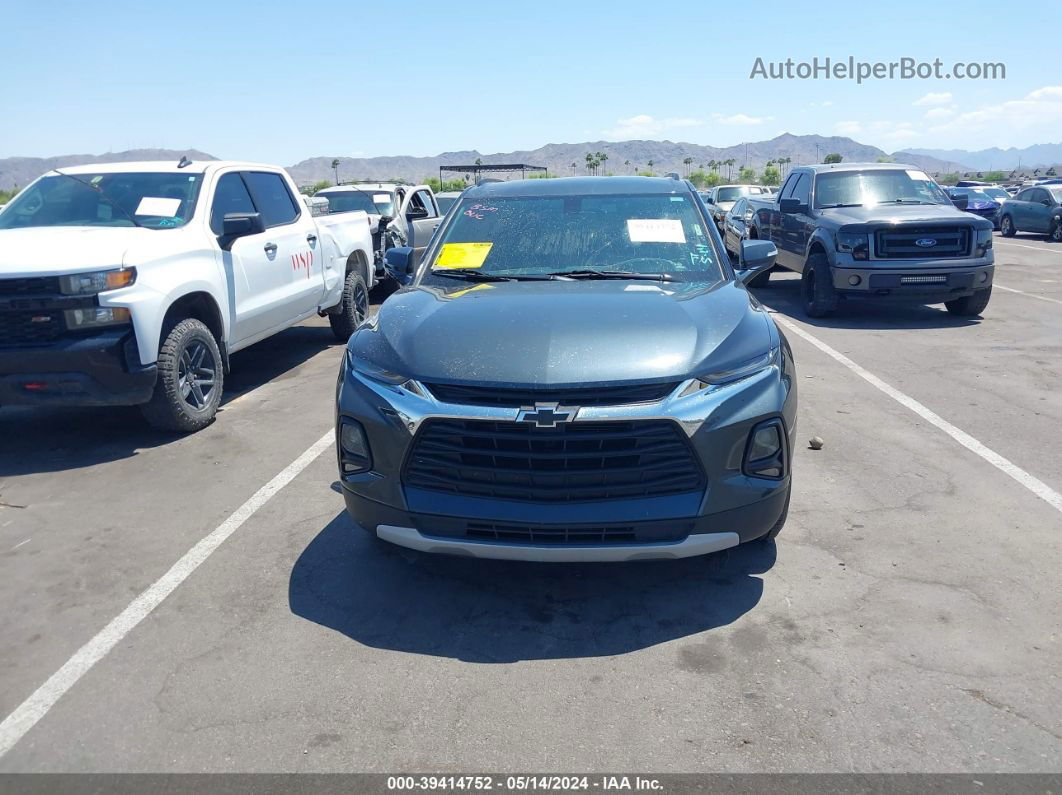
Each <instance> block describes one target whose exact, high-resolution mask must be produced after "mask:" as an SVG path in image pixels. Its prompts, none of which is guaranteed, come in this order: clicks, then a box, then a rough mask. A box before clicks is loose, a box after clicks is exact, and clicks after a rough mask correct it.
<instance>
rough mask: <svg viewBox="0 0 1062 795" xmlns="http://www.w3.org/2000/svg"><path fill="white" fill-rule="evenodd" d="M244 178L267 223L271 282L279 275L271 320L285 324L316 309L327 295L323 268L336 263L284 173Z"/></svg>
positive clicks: (247, 174)
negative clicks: (273, 271)
mask: <svg viewBox="0 0 1062 795" xmlns="http://www.w3.org/2000/svg"><path fill="white" fill-rule="evenodd" d="M244 179H245V181H246V183H247V187H248V188H249V189H250V191H251V198H252V199H253V200H254V204H255V207H257V208H258V212H260V213H261V214H262V218H263V220H264V221H265V226H266V231H265V236H266V238H267V241H266V254H267V255H268V256H270V257H271V262H272V268H273V269H275V274H274V273H271V274H270V280H271V281H272V279H273V277H274V276H276V278H277V282H278V285H277V288H278V289H277V292H276V295H275V300H273V301H271V302H270V303H271V307H272V308H271V309H270V311H269V315H270V320H271V321H272V325H273V326H278V325H285V324H288V323H291V322H293V321H294V320H295V319H296V318H298V317H301V316H303V315H305V314H306V313H308V312H312V311H313V310H315V309H316V308H317V306H318V305H319V303H320V301H321V297H322V295H323V294H324V268H325V266H326V265H328V266H329V267H331V266H332V265H333V264H334V263H333V262H332V260H333V259H334V258H335V252H334V251H330V250H328V247H327V246H326V245H325V244H326V241H325V240H321V239H319V235H318V230H317V224H315V223H314V220H313V217H312V216H311V215H310V212H309V210H307V209H305V208H304V207H303V206H302V204H301V203H300V202H299V201H298V200H297V199H296V198H295V196H294V195H293V194H292V189H291V187H290V186H289V185H288V183H287V180H286V179H285V177H284V175H283V174H279V173H277V172H275V171H247V172H244ZM270 247H271V248H272V249H273V251H272V254H270V252H269V251H268V249H269V248H270ZM326 260H327V262H326Z"/></svg>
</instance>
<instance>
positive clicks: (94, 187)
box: [52, 168, 145, 229]
mask: <svg viewBox="0 0 1062 795" xmlns="http://www.w3.org/2000/svg"><path fill="white" fill-rule="evenodd" d="M52 171H54V172H55V173H56V174H58V175H59V176H60V177H66V178H67V179H72V180H74V182H80V183H81V184H82V185H84V186H85V187H86V188H89V189H90V190H94V191H96V193H98V194H99V195H100V196H102V197H103V200H104V201H105V202H107V204H109V205H111V207H113V208H114V209H116V210H117V211H118V212H120V213H121V214H122V215H124V216H125V217H126V218H128V219H129V220H130V221H132V222H133V226H139V227H140V228H141V229H143V228H145V227H144V225H143V224H142V223H140V222H139V221H138V220H136V218H134V217H133V215H132V213H129V212H128V211H126V210H125V208H123V207H121V206H120V205H119V204H118V202H116V201H115V200H114V199H112V198H111V197H110V196H108V195H107V194H106V193H104V192H103V189H102V188H100V187H99V186H97V185H93V184H92V183H91V182H86V181H85V180H83V179H78V178H77V177H75V176H74V175H73V174H67V173H65V172H63V171H60V170H59V169H57V168H53V169H52Z"/></svg>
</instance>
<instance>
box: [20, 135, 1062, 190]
mask: <svg viewBox="0 0 1062 795" xmlns="http://www.w3.org/2000/svg"><path fill="white" fill-rule="evenodd" d="M597 152H601V153H604V154H605V155H606V156H607V158H608V159H607V160H606V161H605V162H604V163H603V165H602V167H601V168H600V173H603V174H604V173H613V174H630V173H634V172H635V171H639V170H645V169H648V168H649V167H650V166H649V161H652V163H653V165H652V170H653V171H654V172H655V173H657V174H666V173H668V172H670V171H677V172H679V173H685V170H686V164H685V163H683V161H684V160H685V159H686V158H692V161H691V163H690V166H691V168H694V169H696V168H704V169H707V168H708V167H709V163H711V161H713V160H714V161H717V162H722V161H726V160H733V161H734V162H733V164H732V165H731V166H729V167H728V166H722V167H720V168H719V172H720V173H721V174H723V175H724V176H725V175H726V174H727V172H728V171H729V172H730V177H731V178H736V177H737V172H738V170H739V169H740V168H741V166H743V165H746V164H747V165H749V166H751V167H752V168H754V169H755V170H756V171H761V170H762V169H763V167H764V165H765V164H766V163H767V161H769V160H777V159H778V158H786V157H788V158H790V167H791V166H794V165H798V164H801V163H805V164H806V163H817V162H820V161H821V160H822V158H823V157H825V155H827V154H829V153H832V152H836V153H838V154H840V155H841V156H842V157H843V158H844V160H845V161H846V162H874V161H876V160H878V159H879V158H885V157H891V158H892V159H893V160H895V161H896V162H902V163H910V164H912V165H916V166H918V167H919V168H921V169H924V170H925V171H928V172H930V173H947V172H953V171H959V172H967V171H977V170H987V169H989V168H996V169H1004V170H1009V169H1011V168H1013V167H1015V166H1016V165H1017V159H1018V157H1019V156H1020V157H1021V164H1022V166H1023V167H1028V168H1032V167H1034V166H1047V165H1052V164H1059V163H1062V144H1039V145H1036V146H1030V147H1027V148H1025V149H1020V150H1019V149H1006V150H1000V149H985V150H982V151H979V152H967V151H965V150H962V149H955V150H939V149H909V150H905V151H901V152H895V153H892V154H889V153H887V152H885V151H884V150H882V149H879V148H877V147H876V146H868V145H867V144H861V143H859V142H858V141H854V140H852V139H851V138H845V137H840V136H821V135H790V134H789V133H784V134H782V135H779V136H777V137H776V138H772V139H770V140H769V141H752V142H749V143H747V144H739V145H738V146H729V147H714V146H701V145H699V144H690V143H675V142H672V141H590V142H586V143H576V144H546V145H545V146H542V147H539V148H538V149H532V150H524V151H517V152H502V153H496V154H483V153H481V152H478V151H475V150H467V151H461V152H444V153H442V154H439V155H436V156H434V157H408V156H401V155H399V156H390V157H368V158H354V157H340V158H338V160H339V178H340V180H341V181H345V182H349V181H352V180H396V179H401V180H404V181H407V182H420V181H422V180H424V179H426V178H428V177H436V176H439V167H440V166H447V165H471V164H473V163H475V161H476V160H477V159H479V160H480V161H481V162H482V163H483V164H486V165H490V164H506V163H529V164H533V165H538V166H545V167H546V168H547V169H548V170H549V172H550V173H551V174H556V175H558V176H568V175H572V174H585V173H586V159H585V158H586V155H587V153H597ZM182 155H186V156H188V157H189V158H191V159H192V160H213V159H216V158H214V156H213V155H210V154H207V153H205V152H201V151H199V150H196V149H185V150H174V149H134V150H130V151H126V152H108V153H106V154H103V155H63V156H59V157H48V158H38V157H9V158H5V159H0V189H3V190H8V189H11V188H12V187H15V186H19V185H26V184H27V183H28V182H30V181H31V180H33V179H35V178H36V177H38V176H39V175H40V174H42V173H44V172H45V171H48V170H50V169H53V168H57V167H60V166H64V165H65V166H70V165H82V164H87V163H106V162H127V161H134V160H178V159H180V157H181V156H182ZM333 159H334V158H333V157H331V156H328V157H323V156H322V157H312V158H309V159H307V160H302V161H300V162H298V163H296V164H294V165H292V166H289V167H288V171H289V172H290V173H291V175H292V177H293V178H294V179H295V181H296V183H298V184H299V185H311V184H313V183H314V182H318V181H321V180H332V179H334V178H335V172H334V171H333V169H332V160H333ZM1009 163H1013V165H1008V164H1009ZM444 176H448V177H456V176H458V175H456V174H449V175H447V174H444Z"/></svg>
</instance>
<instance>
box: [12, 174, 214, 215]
mask: <svg viewBox="0 0 1062 795" xmlns="http://www.w3.org/2000/svg"><path fill="white" fill-rule="evenodd" d="M74 176H76V177H77V179H73V178H71V177H68V176H63V175H60V174H52V175H49V176H44V177H42V178H41V179H39V180H38V181H37V182H35V183H34V184H32V185H30V187H28V188H27V189H26V190H25V191H23V192H22V193H21V194H20V195H19V196H18V198H16V199H15V200H14V201H13V202H11V204H9V205H8V206H7V208H5V210H4V213H3V215H0V229H17V228H22V227H37V226H136V225H137V224H139V225H140V226H144V227H147V228H149V229H173V228H176V227H179V226H184V225H185V224H186V223H188V220H189V219H190V218H191V217H192V214H193V213H194V211H195V202H196V198H197V196H198V195H199V186H200V183H201V182H202V178H203V176H202V174H188V173H186V172H179V171H175V172H166V173H135V172H134V173H109V174H108V173H102V174H76V175H74ZM77 180H81V181H82V182H78V181H77ZM85 182H87V183H89V184H88V185H85V184H83V183H85ZM90 186H91V187H90ZM123 211H124V212H123ZM129 216H133V217H135V218H136V221H137V224H134V223H133V221H132V220H130V218H129Z"/></svg>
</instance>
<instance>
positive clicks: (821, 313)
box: [800, 253, 838, 317]
mask: <svg viewBox="0 0 1062 795" xmlns="http://www.w3.org/2000/svg"><path fill="white" fill-rule="evenodd" d="M800 297H801V299H802V300H803V304H804V314H806V315H807V316H808V317H828V316H829V315H832V314H833V313H834V312H835V311H836V309H837V298H838V296H837V290H836V289H834V286H833V280H832V278H831V276H830V262H829V260H828V259H826V255H825V254H821V253H820V254H812V255H811V256H810V257H808V261H807V262H806V263H805V264H804V271H803V273H801V274H800Z"/></svg>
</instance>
